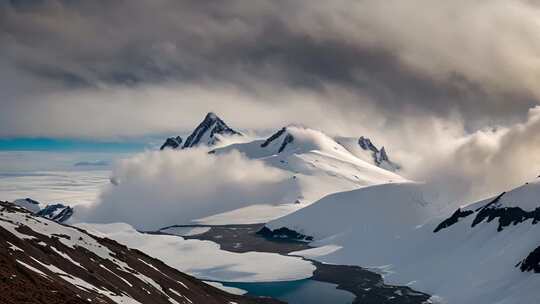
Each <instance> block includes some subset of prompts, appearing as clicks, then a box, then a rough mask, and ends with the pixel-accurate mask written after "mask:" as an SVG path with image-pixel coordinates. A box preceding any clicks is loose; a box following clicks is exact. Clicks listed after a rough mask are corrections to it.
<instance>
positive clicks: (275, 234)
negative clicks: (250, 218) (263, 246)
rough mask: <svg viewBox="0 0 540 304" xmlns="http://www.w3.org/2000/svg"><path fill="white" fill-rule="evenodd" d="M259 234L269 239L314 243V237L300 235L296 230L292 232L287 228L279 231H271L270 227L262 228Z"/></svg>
mask: <svg viewBox="0 0 540 304" xmlns="http://www.w3.org/2000/svg"><path fill="white" fill-rule="evenodd" d="M257 234H258V235H260V236H263V237H265V238H269V239H282V240H283V239H286V240H294V241H313V237H312V236H307V235H304V234H301V233H298V232H296V231H294V230H290V229H288V228H286V227H281V228H279V229H275V230H271V229H269V228H268V227H266V226H265V227H262V228H261V230H259V231H257Z"/></svg>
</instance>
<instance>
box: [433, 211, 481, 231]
mask: <svg viewBox="0 0 540 304" xmlns="http://www.w3.org/2000/svg"><path fill="white" fill-rule="evenodd" d="M473 213H474V211H472V210H466V211H461V209H460V208H458V210H456V212H454V214H452V216H451V217H449V218H447V219H446V220H444V221H443V222H442V223H440V224H439V225H438V226H437V228H435V230H433V232H435V233H437V232H439V231H440V230H442V229H444V228H447V227H450V226H452V225H454V224H455V223H457V222H458V220H459V219H460V218H462V217H467V216H469V215H471V214H473Z"/></svg>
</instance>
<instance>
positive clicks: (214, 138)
mask: <svg viewBox="0 0 540 304" xmlns="http://www.w3.org/2000/svg"><path fill="white" fill-rule="evenodd" d="M232 135H238V136H241V135H242V134H241V133H240V132H238V131H236V130H234V129H232V128H230V127H229V126H228V125H227V124H226V123H225V122H224V121H223V120H222V119H221V118H219V117H218V116H217V115H216V114H215V113H212V112H210V113H208V114H206V117H205V118H204V120H203V121H202V122H201V123H200V124H199V125H198V126H197V128H195V130H193V132H192V133H191V134H190V135H189V136H188V138H187V139H186V141H185V142H184V144H183V145H182V138H181V137H180V136H177V137H169V138H167V140H166V141H165V143H163V145H162V146H161V148H160V150H163V149H165V148H171V149H186V148H192V147H196V146H199V145H207V146H209V147H211V146H214V145H216V144H217V143H218V142H219V141H220V140H221V139H220V137H222V136H232Z"/></svg>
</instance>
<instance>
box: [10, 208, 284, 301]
mask: <svg viewBox="0 0 540 304" xmlns="http://www.w3.org/2000/svg"><path fill="white" fill-rule="evenodd" d="M0 281H1V284H0V303H3V304H19V303H28V304H31V303H51V304H53V303H126V304H137V303H140V304H146V303H152V304H160V303H168V304H178V303H189V304H193V303H204V304H211V303H229V304H233V303H279V302H278V301H274V300H272V299H262V298H248V297H243V296H236V295H232V294H228V293H225V292H223V291H221V290H218V289H216V288H214V287H211V286H209V285H207V284H205V283H203V282H201V281H199V280H197V279H195V278H193V277H191V276H189V275H186V274H184V273H181V272H179V271H177V270H175V269H174V268H171V267H169V266H167V265H166V264H164V263H163V262H161V261H159V260H157V259H154V258H152V257H149V256H148V255H145V254H144V253H142V252H140V251H138V250H134V249H130V248H128V247H126V246H123V245H121V244H119V243H117V242H115V241H112V240H109V239H106V238H99V237H96V236H93V235H90V234H88V233H86V232H85V231H84V230H81V229H77V228H74V227H70V226H64V225H61V224H58V223H56V222H54V221H51V220H48V219H45V218H42V217H39V216H35V215H33V214H32V213H30V212H29V211H27V210H26V209H23V208H21V207H19V206H16V205H14V204H11V203H7V202H0Z"/></svg>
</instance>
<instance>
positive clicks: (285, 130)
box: [261, 127, 294, 153]
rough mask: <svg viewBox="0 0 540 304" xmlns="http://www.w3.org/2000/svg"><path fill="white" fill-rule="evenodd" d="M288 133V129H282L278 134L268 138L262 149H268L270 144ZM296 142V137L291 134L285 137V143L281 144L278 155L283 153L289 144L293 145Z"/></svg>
mask: <svg viewBox="0 0 540 304" xmlns="http://www.w3.org/2000/svg"><path fill="white" fill-rule="evenodd" d="M286 132H287V128H286V127H285V128H281V129H280V130H279V131H277V132H276V133H274V134H272V136H270V137H268V138H267V139H266V140H265V141H264V142H263V143H262V144H261V148H266V147H268V145H269V144H270V143H272V142H273V141H275V140H277V139H278V138H280V137H281V136H282V135H284V134H285V133H286ZM293 141H294V136H292V135H291V134H287V135H285V138H283V141H282V142H281V145H280V146H279V150H278V153H281V152H283V150H285V148H286V147H287V145H288V144H290V143H292V142H293Z"/></svg>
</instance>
